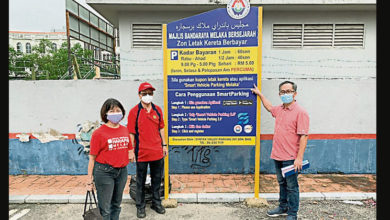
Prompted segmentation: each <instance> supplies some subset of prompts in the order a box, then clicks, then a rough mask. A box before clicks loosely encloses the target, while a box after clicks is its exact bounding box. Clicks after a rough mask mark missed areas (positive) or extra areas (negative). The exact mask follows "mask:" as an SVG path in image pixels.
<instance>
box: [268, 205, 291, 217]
mask: <svg viewBox="0 0 390 220" xmlns="http://www.w3.org/2000/svg"><path fill="white" fill-rule="evenodd" d="M267 215H268V216H269V217H278V216H281V215H287V209H282V208H280V207H279V206H278V207H276V208H275V209H273V210H268V211H267Z"/></svg>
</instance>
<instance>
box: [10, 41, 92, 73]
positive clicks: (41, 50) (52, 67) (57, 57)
mask: <svg viewBox="0 0 390 220" xmlns="http://www.w3.org/2000/svg"><path fill="white" fill-rule="evenodd" d="M71 52H72V53H74V54H75V55H76V57H77V58H78V59H80V61H78V62H79V65H80V67H83V68H85V69H88V68H92V67H91V66H89V67H88V66H86V65H89V64H84V63H83V62H81V58H84V59H93V52H92V51H91V50H84V49H83V48H82V47H81V45H80V44H79V43H76V44H74V45H73V46H72V48H71ZM8 56H9V62H8V69H9V78H10V79H15V78H23V79H32V78H33V73H35V75H36V79H37V80H40V79H51V80H55V79H60V78H61V77H62V76H64V75H65V74H67V72H68V49H67V43H66V42H65V43H63V44H62V45H61V47H60V48H59V49H57V50H55V49H54V47H53V43H52V42H51V41H49V40H47V39H43V40H41V41H40V42H39V44H38V45H37V46H34V47H33V48H32V51H31V53H30V54H23V53H20V52H17V51H16V50H15V49H14V48H12V47H9V53H8Z"/></svg>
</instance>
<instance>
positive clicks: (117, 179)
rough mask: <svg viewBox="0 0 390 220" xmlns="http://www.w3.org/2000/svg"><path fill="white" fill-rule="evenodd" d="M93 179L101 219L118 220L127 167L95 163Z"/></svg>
mask: <svg viewBox="0 0 390 220" xmlns="http://www.w3.org/2000/svg"><path fill="white" fill-rule="evenodd" d="M93 177H94V181H95V187H96V193H97V200H98V206H99V210H100V214H101V215H102V216H103V219H104V220H119V214H120V212H121V203H122V196H123V190H124V189H125V186H126V182H127V166H125V167H122V168H114V167H112V166H110V165H108V164H102V163H99V162H96V161H95V165H94V167H93Z"/></svg>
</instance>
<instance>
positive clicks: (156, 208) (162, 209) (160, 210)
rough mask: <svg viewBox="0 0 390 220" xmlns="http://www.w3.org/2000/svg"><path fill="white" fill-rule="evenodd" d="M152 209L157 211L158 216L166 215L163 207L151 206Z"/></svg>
mask: <svg viewBox="0 0 390 220" xmlns="http://www.w3.org/2000/svg"><path fill="white" fill-rule="evenodd" d="M150 208H151V209H153V210H154V211H156V212H157V213H158V214H164V213H165V208H164V207H163V206H162V205H151V206H150Z"/></svg>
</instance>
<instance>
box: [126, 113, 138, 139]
mask: <svg viewBox="0 0 390 220" xmlns="http://www.w3.org/2000/svg"><path fill="white" fill-rule="evenodd" d="M137 111H138V107H135V108H132V109H131V110H130V112H129V116H127V130H128V131H129V133H132V134H135V120H136V119H137Z"/></svg>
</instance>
